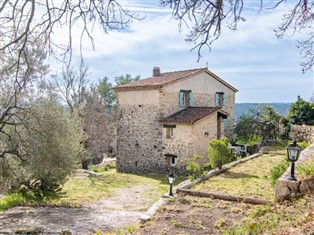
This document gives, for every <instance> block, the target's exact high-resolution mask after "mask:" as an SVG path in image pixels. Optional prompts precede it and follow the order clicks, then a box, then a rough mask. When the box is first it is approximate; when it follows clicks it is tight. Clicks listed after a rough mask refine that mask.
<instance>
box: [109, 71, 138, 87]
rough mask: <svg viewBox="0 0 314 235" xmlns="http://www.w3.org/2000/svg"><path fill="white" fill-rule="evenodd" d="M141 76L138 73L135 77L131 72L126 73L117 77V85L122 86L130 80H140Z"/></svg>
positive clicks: (115, 79)
mask: <svg viewBox="0 0 314 235" xmlns="http://www.w3.org/2000/svg"><path fill="white" fill-rule="evenodd" d="M140 78H141V76H140V75H137V76H135V77H132V76H131V75H130V74H126V75H125V76H123V75H121V76H119V77H115V78H114V81H115V83H116V85H117V86H121V85H124V84H128V83H130V82H135V81H138V80H140Z"/></svg>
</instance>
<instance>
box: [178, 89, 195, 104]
mask: <svg viewBox="0 0 314 235" xmlns="http://www.w3.org/2000/svg"><path fill="white" fill-rule="evenodd" d="M191 106H193V93H192V91H191V90H180V92H179V107H191Z"/></svg>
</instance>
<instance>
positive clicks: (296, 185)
mask: <svg viewBox="0 0 314 235" xmlns="http://www.w3.org/2000/svg"><path fill="white" fill-rule="evenodd" d="M309 159H312V160H313V161H314V144H312V145H311V146H310V147H308V148H306V149H305V150H303V151H302V152H301V154H300V158H299V160H298V161H297V162H296V163H295V164H296V166H298V165H300V164H302V163H303V162H305V161H306V160H309ZM290 170H291V169H290V167H289V168H288V169H287V170H286V172H285V173H284V174H283V175H282V176H281V177H280V178H279V179H278V180H277V183H276V188H275V197H276V200H277V201H282V200H287V199H291V198H295V197H299V196H302V195H308V194H313V193H314V177H308V178H305V179H300V177H299V176H298V172H297V170H295V176H296V178H297V179H298V180H297V181H291V180H289V179H288V178H289V176H290Z"/></svg>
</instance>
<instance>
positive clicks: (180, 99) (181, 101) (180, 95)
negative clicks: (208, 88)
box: [179, 92, 185, 107]
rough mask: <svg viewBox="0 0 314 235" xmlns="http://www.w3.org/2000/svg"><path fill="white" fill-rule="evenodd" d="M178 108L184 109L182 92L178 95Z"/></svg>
mask: <svg viewBox="0 0 314 235" xmlns="http://www.w3.org/2000/svg"><path fill="white" fill-rule="evenodd" d="M179 106H180V107H184V106H185V100H184V92H180V93H179Z"/></svg>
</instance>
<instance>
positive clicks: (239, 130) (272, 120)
mask: <svg viewBox="0 0 314 235" xmlns="http://www.w3.org/2000/svg"><path fill="white" fill-rule="evenodd" d="M281 119H282V117H281V115H280V114H278V113H277V112H276V111H275V110H274V109H273V108H272V107H270V106H269V105H260V106H258V107H257V108H256V109H252V110H250V113H249V114H246V115H242V116H241V117H240V118H239V121H238V123H237V124H236V126H235V129H234V133H235V136H236V141H237V140H238V139H239V140H242V141H243V140H249V139H258V138H262V141H267V140H268V139H276V138H277V137H279V124H280V121H281Z"/></svg>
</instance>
